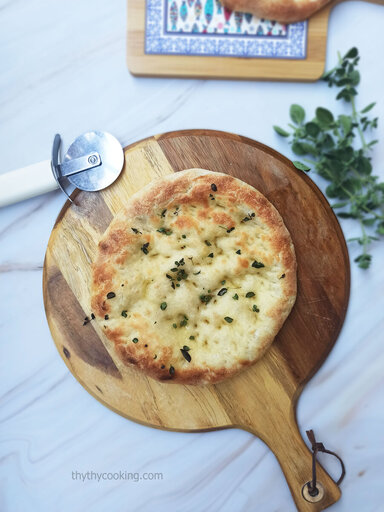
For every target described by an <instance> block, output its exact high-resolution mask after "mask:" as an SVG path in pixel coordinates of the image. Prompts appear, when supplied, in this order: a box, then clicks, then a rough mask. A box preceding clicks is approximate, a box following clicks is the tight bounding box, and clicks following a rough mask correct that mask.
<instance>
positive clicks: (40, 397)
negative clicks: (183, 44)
mask: <svg viewBox="0 0 384 512" xmlns="http://www.w3.org/2000/svg"><path fill="white" fill-rule="evenodd" d="M125 18H126V6H125V1H124V0H113V1H109V2H105V1H102V0H93V1H91V0H82V1H81V2H79V1H78V0H77V1H76V0H66V1H65V2H64V1H59V0H30V1H28V2H27V1H25V0H24V1H23V0H14V1H12V2H11V1H7V0H0V63H1V73H0V155H1V163H0V173H3V172H6V171H9V170H11V169H14V168H17V167H22V166H25V165H28V164H31V163H34V162H36V161H39V160H44V159H46V158H49V154H50V149H51V143H52V139H53V136H54V134H55V133H56V132H59V133H61V134H62V136H63V139H64V145H66V146H67V145H68V144H69V143H70V142H71V141H72V140H73V139H74V138H75V137H76V136H77V135H78V134H80V133H82V132H84V131H87V130H89V129H102V130H107V131H110V132H111V133H113V134H114V135H115V136H117V137H118V138H119V140H120V141H121V142H122V143H123V144H124V145H126V144H128V143H131V142H133V141H136V140H138V139H141V138H143V137H146V136H149V135H152V134H154V133H159V132H165V131H169V130H177V129H184V128H212V129H221V130H227V131H231V132H237V133H241V134H243V135H246V136H248V137H251V138H254V139H256V140H259V141H260V142H263V143H265V144H268V145H270V146H272V147H274V148H275V149H277V150H279V151H281V152H282V153H284V154H286V155H287V156H291V155H290V152H289V149H288V146H287V145H286V144H285V141H282V140H281V139H279V138H278V137H277V136H276V135H275V134H274V132H273V130H272V128H271V127H272V125H273V124H282V125H284V124H285V123H286V122H287V121H288V107H289V105H290V104H291V103H293V102H299V103H301V104H303V105H304V106H305V107H306V109H307V110H308V112H310V113H312V112H313V110H314V108H315V107H317V106H318V105H324V106H326V105H332V106H336V102H335V101H334V99H333V98H334V93H333V91H332V90H329V89H328V88H327V87H326V86H325V85H324V84H322V83H314V84H300V83H271V82H231V81H214V80H212V81H203V80H201V81H200V80H179V79H177V80H176V79H143V78H134V77H132V76H131V75H130V74H129V72H128V70H127V69H126V65H125V37H126V35H125V30H126V20H125ZM383 21H384V9H383V7H380V6H378V5H372V4H368V3H365V2H347V3H344V4H342V5H340V6H337V7H336V8H335V9H334V11H333V13H332V15H331V20H330V26H329V40H328V63H329V65H331V64H332V63H333V62H334V60H335V55H336V51H337V50H340V51H341V52H344V51H346V50H347V49H349V48H350V47H351V46H354V45H356V46H358V48H359V49H360V52H361V56H362V60H361V66H360V69H361V72H362V84H361V86H360V90H361V93H360V96H359V101H361V106H365V105H366V104H368V103H370V102H371V101H374V100H378V101H379V103H378V107H377V112H378V114H379V115H380V120H381V121H382V119H384V110H383V102H382V82H383V78H384V68H383V64H382V50H381V49H382V48H383V47H384V31H383ZM378 138H379V139H381V140H382V139H383V127H382V125H380V128H379V130H378ZM383 161H384V144H383V143H381V144H379V145H378V146H376V147H375V150H374V153H373V164H374V168H375V169H376V170H377V172H380V173H381V176H382V177H383V176H384V172H383V171H384V169H383V165H382V162H383ZM315 181H316V182H317V183H318V184H319V185H320V186H321V187H322V188H323V187H324V184H323V183H322V182H321V180H320V179H319V178H315ZM63 203H64V198H63V197H62V195H61V194H60V193H59V192H52V193H50V194H47V195H45V196H41V197H36V198H34V199H31V200H28V201H24V202H23V203H20V204H17V205H12V206H9V207H6V208H3V209H0V291H1V294H0V396H1V398H0V405H1V407H0V510H1V512H21V511H23V512H25V511H28V512H35V511H36V512H45V511H50V512H51V511H60V512H61V511H62V512H68V511H71V512H77V511H79V512H80V511H84V510H87V511H92V512H98V511H100V512H101V511H103V512H104V511H105V510H111V511H113V512H127V511H129V512H131V511H132V512H136V511H145V512H146V511H153V510H156V511H158V512H162V511H166V510H170V509H172V510H177V511H178V512H190V511H198V512H204V511H208V510H209V511H210V512H216V511H217V512H219V511H220V512H234V511H239V512H249V511H252V510H255V511H256V510H257V511H260V512H293V511H294V510H295V507H294V505H293V502H292V499H291V497H290V493H289V490H288V487H287V485H286V483H285V481H284V478H283V475H282V473H281V471H280V469H279V466H278V463H277V461H276V459H275V458H274V456H273V455H272V454H271V452H269V451H268V450H267V448H266V447H265V445H263V443H262V442H261V441H259V440H258V439H256V438H255V437H253V436H252V435H251V434H249V433H247V432H243V431H240V430H225V431H220V432H211V433H205V434H181V433H174V432H163V431H160V430H154V429H150V428H147V427H143V426H141V425H137V424H135V423H132V422H129V421H127V420H125V419H124V418H121V417H119V416H118V415H116V414H114V413H113V412H111V411H110V410H108V409H106V408H104V407H103V406H102V405H101V404H100V403H98V402H97V401H96V400H94V399H93V398H92V397H91V396H89V395H88V393H87V392H86V391H85V390H84V389H83V388H82V387H81V386H80V384H78V382H77V381H76V380H75V379H74V378H73V377H72V376H71V374H70V373H69V372H68V371H67V369H66V367H65V365H64V364H63V362H62V360H61V358H60V357H59V355H58V354H57V351H56V349H55V347H54V344H53V342H52V340H51V337H50V333H49V329H48V326H47V323H46V320H45V315H44V308H43V301H42V291H41V278H42V265H43V260H44V253H45V248H46V245H47V242H48V238H49V234H50V231H51V229H52V226H53V223H54V221H55V218H56V216H57V214H58V212H59V211H60V208H61V206H62V205H63ZM342 227H343V230H344V232H345V234H346V236H347V237H351V236H354V235H355V233H356V232H357V231H356V227H355V226H354V224H353V222H351V221H348V220H345V221H344V220H343V221H342ZM357 251H358V248H357V247H354V246H351V247H350V256H351V259H353V258H354V257H355V256H356V255H357V254H358V252H357ZM372 252H373V264H372V267H371V269H370V270H369V271H367V272H364V271H361V270H359V269H358V268H357V267H356V266H355V265H352V289H351V300H350V306H349V310H348V315H347V319H346V322H345V325H344V328H343V330H342V333H341V335H340V337H339V340H338V342H337V344H336V345H335V347H334V349H333V350H332V352H331V354H330V356H329V358H328V359H327V361H326V363H325V364H324V365H323V367H322V368H321V369H320V371H319V372H318V373H317V374H316V375H315V377H314V378H313V379H312V381H311V382H310V383H309V384H308V385H307V387H306V389H305V391H304V393H303V396H302V398H301V399H300V402H299V410H298V422H299V425H300V428H301V431H302V432H303V433H304V431H305V429H308V428H314V429H315V431H316V434H317V437H318V438H319V440H321V441H323V442H324V443H325V445H326V446H328V447H329V448H330V449H333V450H335V451H337V452H338V453H340V455H341V456H342V457H343V458H344V459H345V463H346V466H347V476H346V479H345V481H344V482H343V484H342V491H343V496H342V499H341V501H340V502H339V503H337V504H336V505H335V506H334V507H333V508H332V511H333V510H334V511H335V512H361V511H364V512H379V511H382V510H384V506H383V504H382V503H383V500H382V497H381V488H382V474H381V473H382V461H383V458H384V434H383V432H384V403H383V401H384V400H383V397H384V385H383V368H384V352H383V348H382V347H383V341H384V334H383V332H384V313H383V310H384V300H383V293H384V292H383V290H384V270H383V261H384V243H383V242H382V243H381V244H377V245H376V246H375V247H374V248H373V251H372ZM321 460H322V462H323V463H324V464H325V466H326V467H327V468H329V470H330V471H331V473H332V474H333V475H334V476H335V477H336V476H337V474H338V470H339V468H338V466H337V464H335V463H334V461H332V460H329V459H328V458H326V457H325V456H323V457H322V458H321ZM76 471H77V472H79V473H82V472H86V471H94V472H114V471H123V472H124V471H127V472H132V473H134V472H141V473H143V472H153V473H155V472H161V473H163V479H162V480H157V481H155V480H153V481H139V482H134V481H127V480H118V481H100V482H97V481H90V480H89V481H88V480H86V481H84V482H82V481H80V480H74V479H73V473H72V472H76Z"/></svg>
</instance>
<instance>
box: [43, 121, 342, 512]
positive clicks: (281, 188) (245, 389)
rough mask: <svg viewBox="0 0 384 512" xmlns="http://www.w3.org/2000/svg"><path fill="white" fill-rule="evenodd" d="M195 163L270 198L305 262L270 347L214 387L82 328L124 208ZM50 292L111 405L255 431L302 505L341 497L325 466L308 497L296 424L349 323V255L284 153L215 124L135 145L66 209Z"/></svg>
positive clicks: (54, 244) (85, 370)
mask: <svg viewBox="0 0 384 512" xmlns="http://www.w3.org/2000/svg"><path fill="white" fill-rule="evenodd" d="M192 167H201V168H204V169H209V170H212V171H219V172H223V173H227V174H231V175H232V176H236V177H237V178H240V179H241V180H243V181H245V182H247V183H249V184H250V185H253V186H254V187H255V188H257V189H258V190H260V191H261V192H262V193H263V194H265V195H266V197H267V198H268V199H269V200H270V201H271V202H272V204H274V205H275V206H276V208H277V209H278V210H279V212H280V214H281V215H282V217H283V219H284V221H285V223H286V225H287V227H288V229H289V231H290V233H291V235H292V239H293V242H294V245H295V249H296V254H297V263H298V296H297V301H296V304H295V306H294V308H293V310H292V312H291V314H290V316H289V317H288V319H287V321H286V322H285V324H284V326H283V328H282V329H281V331H280V333H279V334H278V336H277V337H276V340H275V341H274V343H273V345H272V346H271V348H270V349H269V351H268V352H267V353H266V355H265V356H264V357H263V359H262V360H261V361H260V362H259V363H258V364H256V365H255V366H253V367H251V368H249V369H247V370H245V371H243V372H242V373H240V374H239V375H238V376H236V377H234V378H231V379H229V380H227V381H224V382H222V383H220V384H217V385H211V386H205V387H196V386H182V385H178V384H168V383H160V382H156V381H154V380H152V379H150V378H147V377H145V376H144V375H142V374H141V373H139V372H137V371H136V370H134V369H130V368H125V367H123V365H122V363H120V361H119V360H118V359H117V358H116V356H115V354H114V352H113V349H112V347H111V346H110V344H109V343H108V340H106V339H105V338H104V336H103V333H102V332H101V330H100V329H98V327H97V325H96V323H95V322H89V323H88V324H87V325H83V321H84V318H85V317H86V316H90V313H91V311H90V299H89V285H90V280H91V263H92V261H93V260H94V257H95V254H96V249H97V244H98V241H99V239H100V237H101V235H102V234H103V232H104V231H105V230H106V228H107V227H108V225H109V223H110V221H111V220H112V218H113V216H114V214H115V213H116V212H117V211H118V210H120V208H121V207H122V206H123V205H124V204H125V202H126V201H127V199H128V198H129V197H130V196H131V195H132V194H133V193H134V192H136V191H137V190H139V189H140V188H142V187H143V186H144V185H146V184H147V183H148V182H150V181H151V180H152V179H153V178H156V177H158V176H164V175H166V174H169V173H172V172H177V171H180V170H183V169H188V168H192ZM43 291H44V302H45V310H46V314H47V318H48V323H49V327H50V329H51V333H52V336H53V339H54V341H55V344H56V346H57V349H58V350H59V352H60V354H61V356H62V357H63V359H64V361H65V363H66V365H67V366H68V368H69V370H70V371H71V372H72V374H73V375H74V376H75V377H76V379H77V380H78V381H79V382H80V383H81V385H82V386H84V387H85V389H86V390H87V391H89V393H91V394H92V395H93V396H94V397H95V398H97V399H98V400H99V401H100V402H101V403H103V404H104V405H106V406H108V407H109V408H111V409H112V410H114V411H115V412H117V413H119V414H122V415H123V416H125V417H127V418H129V419H131V420H134V421H138V422H140V423H143V424H145V425H151V426H154V427H158V428H164V429H170V430H180V431H186V432H191V431H203V430H211V429H218V428H228V427H236V428H242V429H245V430H248V431H249V432H252V433H253V434H255V435H256V436H258V437H259V438H260V439H262V440H263V441H264V442H265V443H266V444H267V445H268V446H269V447H270V448H271V450H272V451H273V452H274V453H275V455H276V457H277V458H278V460H279V463H280V465H281V467H282V470H283V471H284V474H285V476H286V478H287V482H288V484H289V486H290V489H291V492H292V495H293V498H294V500H295V503H296V506H297V508H298V510H300V511H301V512H306V511H319V510H323V509H324V508H326V507H327V506H329V505H330V504H332V503H334V502H335V501H337V500H338V499H339V497H340V491H339V489H338V487H337V486H336V485H335V483H334V482H333V480H332V479H331V478H330V477H329V476H328V475H327V473H326V472H325V471H324V470H323V469H322V468H321V466H320V465H318V479H319V481H320V482H321V483H322V485H323V486H324V488H325V496H324V498H323V499H322V500H321V501H319V502H317V503H309V502H307V501H306V500H305V499H304V498H303V496H302V487H303V485H304V484H305V483H306V482H308V481H309V480H310V478H311V452H310V451H309V449H308V448H307V446H306V444H305V443H304V441H303V439H302V438H301V435H300V433H299V430H298V428H297V424H296V418H295V410H296V403H297V399H298V397H299V395H300V393H301V390H302V389H303V386H304V384H305V383H306V382H307V381H308V379H309V378H310V377H311V376H312V375H313V374H314V373H315V372H316V370H317V369H318V368H319V367H320V365H321V364H322V362H323V361H324V359H325V358H326V356H327V355H328V353H329V351H330V350H331V348H332V346H333V344H334V343H335V341H336V338H337V335H338V333H339V331H340V329H341V326H342V324H343V320H344V316H345V313H346V309H347V304H348V297H349V260H348V252H347V248H346V245H345V241H344V237H343V234H342V231H341V229H340V226H339V224H338V221H337V219H336V217H335V215H334V214H333V212H332V210H331V208H330V207H329V205H328V203H327V201H326V199H325V198H324V196H323V195H322V194H321V192H320V191H319V189H318V188H317V187H316V185H315V184H314V183H313V182H312V181H311V180H310V178H308V177H307V175H305V174H304V173H302V172H300V171H297V170H296V169H295V168H294V166H293V165H292V164H291V162H290V161H289V160H287V159H286V158H284V157H283V156H282V155H280V154H279V153H277V152H276V151H273V150H272V149H270V148H268V147H266V146H264V145H262V144H259V143H258V142H255V141H253V140H250V139H246V138H244V137H241V136H238V135H233V134H229V133H224V132H216V131H209V130H190V131H183V132H172V133H167V134H163V135H158V136H156V137H151V138H149V139H146V140H144V141H141V142H138V143H136V144H133V145H131V146H129V147H127V148H126V149H125V167H124V169H123V172H122V174H121V176H120V178H119V179H118V180H117V181H116V182H115V183H114V184H113V185H112V186H111V187H109V188H108V189H106V190H104V191H101V192H98V193H87V192H79V193H78V194H77V195H76V197H75V203H74V204H70V203H69V201H67V203H66V204H65V205H64V208H63V209H62V211H61V213H60V215H59V217H58V219H57V221H56V224H55V227H54V229H53V231H52V234H51V237H50V240H49V243H48V248H47V253H46V258H45V264H44V277H43ZM306 427H308V428H310V427H313V425H307V426H306Z"/></svg>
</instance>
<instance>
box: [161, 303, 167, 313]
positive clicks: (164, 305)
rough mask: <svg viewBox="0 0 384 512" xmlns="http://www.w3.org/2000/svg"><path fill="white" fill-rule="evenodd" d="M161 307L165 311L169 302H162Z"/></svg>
mask: <svg viewBox="0 0 384 512" xmlns="http://www.w3.org/2000/svg"><path fill="white" fill-rule="evenodd" d="M160 309H161V310H162V311H164V310H165V309H167V303H166V302H162V303H161V304H160Z"/></svg>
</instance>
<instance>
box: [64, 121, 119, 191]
mask: <svg viewBox="0 0 384 512" xmlns="http://www.w3.org/2000/svg"><path fill="white" fill-rule="evenodd" d="M97 154H98V155H99V159H98V157H97ZM84 156H87V162H88V163H89V164H92V163H93V164H95V163H97V165H95V166H94V167H90V168H89V169H86V170H80V171H78V172H75V173H73V174H70V175H69V176H67V178H68V180H69V181H70V183H72V185H74V186H75V187H76V188H79V189H80V190H86V191H87V192H96V191H97V190H102V189H103V188H106V187H109V185H111V184H112V183H113V182H114V181H115V180H116V179H117V178H118V177H119V175H120V173H121V170H122V168H123V164H124V152H123V148H122V147H121V144H120V142H119V141H118V140H117V139H116V138H115V137H114V136H113V135H111V134H110V133H107V132H98V131H93V132H87V133H83V135H80V136H79V137H77V139H76V140H75V141H74V142H73V143H72V144H71V145H70V146H69V149H68V151H67V153H66V154H65V156H64V159H63V164H64V165H65V163H66V162H69V161H72V160H76V159H81V158H84ZM62 167H63V165H62Z"/></svg>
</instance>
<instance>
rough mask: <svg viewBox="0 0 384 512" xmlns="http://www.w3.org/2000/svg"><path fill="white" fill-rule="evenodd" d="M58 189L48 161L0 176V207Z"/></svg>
mask: <svg viewBox="0 0 384 512" xmlns="http://www.w3.org/2000/svg"><path fill="white" fill-rule="evenodd" d="M58 187H59V185H58V183H57V181H56V180H55V177H54V176H53V174H52V170H51V161H50V160H45V161H44V162H38V163H36V164H32V165H28V166H27V167H23V168H21V169H15V170H14V171H10V172H7V173H5V174H0V207H2V206H7V205H9V204H12V203H17V202H18V201H23V200H24V199H28V198H30V197H34V196H38V195H40V194H45V193H46V192H51V191H52V190H56V189H57V188H58Z"/></svg>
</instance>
